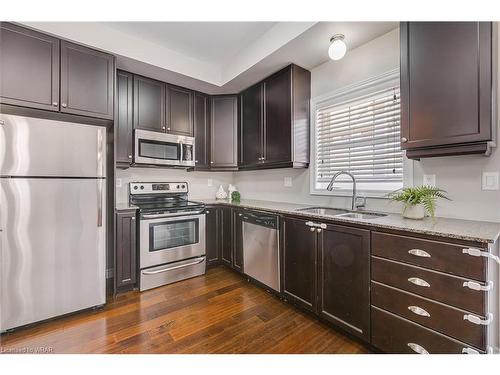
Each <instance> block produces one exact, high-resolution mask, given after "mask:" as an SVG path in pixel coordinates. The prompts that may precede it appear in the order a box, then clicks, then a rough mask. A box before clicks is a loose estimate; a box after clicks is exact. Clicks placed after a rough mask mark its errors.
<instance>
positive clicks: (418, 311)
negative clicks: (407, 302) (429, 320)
mask: <svg viewBox="0 0 500 375" xmlns="http://www.w3.org/2000/svg"><path fill="white" fill-rule="evenodd" d="M408 310H410V311H411V312H412V313H414V314H416V315H420V316H427V317H430V316H431V314H429V313H428V312H427V311H425V310H424V309H423V308H421V307H418V306H408Z"/></svg>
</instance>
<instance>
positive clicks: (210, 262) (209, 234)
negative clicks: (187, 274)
mask: <svg viewBox="0 0 500 375" xmlns="http://www.w3.org/2000/svg"><path fill="white" fill-rule="evenodd" d="M219 216H220V214H219V208H218V207H215V206H207V207H206V210H205V243H206V245H205V246H206V257H207V267H208V266H215V265H218V264H220V262H221V252H220V249H221V247H220V245H219V244H220V237H221V236H220V233H219Z"/></svg>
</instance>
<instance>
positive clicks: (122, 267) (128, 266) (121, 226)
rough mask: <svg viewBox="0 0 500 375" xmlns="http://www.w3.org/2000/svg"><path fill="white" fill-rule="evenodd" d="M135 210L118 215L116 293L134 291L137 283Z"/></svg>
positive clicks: (120, 212) (118, 213) (119, 212)
mask: <svg viewBox="0 0 500 375" xmlns="http://www.w3.org/2000/svg"><path fill="white" fill-rule="evenodd" d="M136 233H137V227H136V212H135V210H125V211H118V212H117V213H116V243H115V277H114V279H115V281H114V285H115V292H117V291H125V290H130V289H133V288H134V287H135V285H136V282H137V248H136V246H137V245H136Z"/></svg>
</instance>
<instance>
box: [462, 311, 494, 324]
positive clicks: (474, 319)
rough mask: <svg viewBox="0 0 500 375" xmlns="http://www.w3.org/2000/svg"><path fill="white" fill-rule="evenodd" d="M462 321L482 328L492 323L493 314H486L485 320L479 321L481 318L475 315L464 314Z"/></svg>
mask: <svg viewBox="0 0 500 375" xmlns="http://www.w3.org/2000/svg"><path fill="white" fill-rule="evenodd" d="M464 320H468V321H469V322H471V323H474V324H478V325H482V326H487V325H489V324H490V323H491V322H492V321H493V314H492V313H488V315H487V318H486V319H481V317H479V316H477V315H472V314H465V315H464Z"/></svg>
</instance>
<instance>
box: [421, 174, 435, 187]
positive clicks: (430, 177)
mask: <svg viewBox="0 0 500 375" xmlns="http://www.w3.org/2000/svg"><path fill="white" fill-rule="evenodd" d="M422 184H423V185H424V186H436V175H435V174H424V179H423V183H422Z"/></svg>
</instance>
